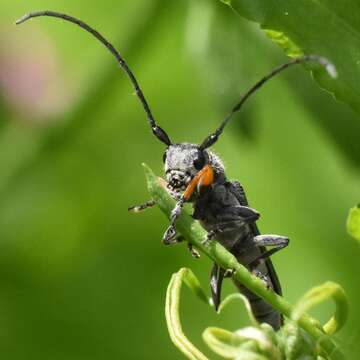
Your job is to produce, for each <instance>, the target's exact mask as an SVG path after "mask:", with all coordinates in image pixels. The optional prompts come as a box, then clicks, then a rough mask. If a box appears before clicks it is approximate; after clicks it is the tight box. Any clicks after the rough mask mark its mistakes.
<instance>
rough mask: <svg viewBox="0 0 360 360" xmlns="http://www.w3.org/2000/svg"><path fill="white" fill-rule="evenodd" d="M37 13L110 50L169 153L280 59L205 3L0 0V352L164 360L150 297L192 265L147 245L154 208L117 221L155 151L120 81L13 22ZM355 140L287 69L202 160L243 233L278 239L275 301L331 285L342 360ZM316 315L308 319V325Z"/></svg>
mask: <svg viewBox="0 0 360 360" xmlns="http://www.w3.org/2000/svg"><path fill="white" fill-rule="evenodd" d="M345 4H350V2H345ZM314 5H317V3H314ZM195 7H196V10H197V12H196V11H194V8H195ZM39 9H53V10H59V11H64V12H66V13H69V14H72V15H75V16H79V17H80V18H81V19H83V20H85V21H87V22H89V23H90V24H91V25H93V26H94V27H95V28H96V29H98V30H99V31H101V32H102V33H103V34H104V35H105V36H106V37H107V38H108V39H109V40H111V41H112V42H113V43H114V45H115V46H116V47H117V48H118V49H119V51H120V52H121V53H122V54H123V56H124V57H125V59H126V60H127V61H128V63H129V65H130V67H131V68H132V70H133V71H134V73H135V75H136V76H137V78H138V80H139V83H140V85H141V86H142V88H143V90H144V92H145V95H146V96H147V99H148V100H149V103H150V106H151V108H152V110H153V112H154V115H155V117H156V119H157V120H158V121H159V123H160V125H161V126H162V127H164V128H165V129H166V130H167V131H168V132H169V134H170V135H171V136H172V137H173V138H174V141H179V142H180V141H190V142H197V141H201V140H202V139H203V138H204V136H205V135H207V134H208V132H209V131H210V130H212V129H215V128H216V127H217V126H218V124H219V122H220V120H221V119H222V118H223V117H224V115H225V114H226V113H227V112H228V110H229V109H230V108H231V106H232V105H233V104H234V103H235V102H236V101H237V99H238V98H239V96H240V94H241V93H242V92H244V91H245V90H246V89H248V87H249V86H250V85H252V84H253V83H254V82H255V81H256V80H258V79H259V78H260V77H261V76H262V75H264V74H265V73H267V72H268V71H269V70H270V69H272V68H273V67H274V66H276V65H278V64H280V63H282V62H284V61H286V59H285V57H284V55H283V52H282V50H280V48H278V46H277V45H275V44H273V43H272V42H271V41H268V39H267V38H266V37H265V36H264V34H263V32H262V31H259V29H257V24H255V23H251V22H248V21H245V20H244V19H243V18H242V17H240V16H238V14H237V13H235V12H234V11H232V10H231V9H230V7H228V6H224V4H222V3H220V2H219V1H213V0H196V1H194V0H185V1H167V2H164V1H159V0H123V1H114V0H104V1H101V2H95V1H86V0H77V1H63V0H51V1H50V0H41V1H38V0H27V1H26V2H25V1H13V0H2V1H1V2H0V24H1V26H0V28H1V30H0V37H1V41H0V47H1V56H0V88H1V91H0V118H1V126H0V166H1V171H0V250H1V251H0V269H1V281H0V293H1V295H0V302H1V305H0V309H1V321H0V333H1V341H0V343H1V355H2V356H3V357H4V358H6V359H11V360H20V359H21V360H22V359H31V360H32V359H36V360H48V359H53V360H64V359H66V360H72V359H87V360H103V359H104V358H109V359H113V358H114V359H144V360H145V359H151V360H152V359H153V358H154V352H155V353H156V356H157V358H158V359H172V360H173V359H174V360H181V359H183V355H182V354H181V353H180V352H178V351H176V349H174V347H173V345H172V343H171V342H170V341H169V339H168V334H167V331H166V326H165V324H164V321H163V300H164V296H165V290H166V284H167V282H168V280H169V274H171V273H173V272H174V271H175V270H177V269H178V268H180V267H183V266H186V267H191V268H192V269H193V270H194V271H195V270H196V274H197V275H198V276H199V278H200V279H204V280H203V281H204V286H205V279H207V278H208V272H209V269H210V262H209V261H208V260H207V259H206V258H202V259H201V260H200V261H195V260H193V259H192V258H191V256H189V254H188V252H187V251H186V249H184V247H183V246H182V245H180V246H179V247H174V248H169V247H165V246H162V244H161V241H160V239H161V235H162V232H163V231H164V229H165V227H166V225H167V221H166V220H165V219H164V217H163V214H162V213H161V212H160V211H158V210H157V209H154V211H152V210H149V211H148V212H146V213H144V214H141V215H139V216H133V215H131V214H128V213H127V207H128V206H130V205H133V204H136V203H141V202H143V201H145V200H147V199H148V194H147V191H146V188H145V186H143V181H142V175H143V171H142V168H141V166H139V165H138V164H139V163H141V162H146V163H148V164H151V166H152V167H153V168H155V169H156V172H157V173H159V174H160V173H162V171H161V168H162V161H161V158H162V154H163V151H164V148H163V146H162V145H161V144H159V142H157V141H156V140H155V139H154V138H153V136H152V135H151V132H150V131H149V129H148V127H147V124H146V119H145V116H144V114H143V112H142V109H141V107H140V106H139V104H138V101H137V99H136V97H135V96H133V94H132V88H131V86H130V84H129V83H128V80H127V79H126V77H125V75H124V74H123V73H122V72H121V71H120V70H119V68H118V67H117V65H116V63H115V61H114V60H113V59H112V58H111V56H110V55H109V54H108V53H107V52H106V51H105V50H104V49H103V48H102V47H101V46H99V44H97V43H96V42H95V41H94V40H93V39H91V38H90V37H89V36H87V34H84V33H83V32H81V31H80V30H78V29H77V28H75V27H71V26H67V25H68V24H64V23H62V22H53V21H50V19H41V20H40V19H39V21H32V22H31V23H28V24H26V26H25V24H24V26H23V27H16V26H14V25H13V22H14V21H15V20H16V19H17V18H18V17H19V16H21V15H22V14H24V13H26V12H28V11H31V10H39ZM344 9H345V6H344ZM356 14H357V13H356V12H354V16H356ZM306 20H307V21H308V19H306ZM315 20H316V19H315ZM190 23H191V24H192V31H190V29H189V24H190ZM200 40H202V41H203V42H202V43H199V41H200ZM191 41H192V42H191ZM189 42H191V44H192V45H193V48H194V49H196V50H197V52H196V53H194V52H190V51H189V45H188V44H189ZM199 45H201V46H199ZM339 46H341V43H340V44H334V48H335V47H339ZM34 57H35V59H34ZM9 60H10V61H9ZM6 65H8V66H6ZM197 65H199V66H197ZM19 70H20V72H19ZM51 70H52V71H53V73H54V74H55V75H56V80H57V81H52V80H53V78H52V77H49V73H48V72H49V71H51ZM202 75H203V76H202ZM59 80H60V81H59ZM39 82H40V84H42V83H43V82H45V83H46V84H47V85H48V86H44V87H40V88H38V87H36V86H35V85H36V84H39ZM14 90H16V92H14ZM40 90H42V91H40ZM49 96H50V97H51V99H52V100H53V101H52V102H51V101H49ZM22 99H23V100H24V101H25V105H28V107H26V108H25V109H24V108H23V106H22V105H24V101H23V102H22V101H21V100H22ZM34 107H37V108H39V107H40V108H41V109H43V108H45V109H50V110H52V112H51V114H54V113H55V115H52V116H51V115H49V113H47V112H45V113H44V112H42V113H41V114H40V116H39V114H38V113H36V114H34V110H33V108H34ZM36 115H37V116H36ZM359 133H360V122H359V121H358V115H357V114H356V113H353V112H352V111H349V109H348V107H347V106H345V105H344V104H341V103H338V102H335V101H333V99H332V97H331V96H329V94H327V93H325V92H324V91H321V89H319V87H318V86H317V85H316V84H315V82H314V81H313V80H312V79H311V77H310V76H309V74H308V73H307V72H306V71H305V70H304V69H302V68H301V67H299V68H294V69H292V70H290V71H289V72H287V73H284V74H283V76H281V77H279V78H278V79H277V80H274V81H273V82H271V83H269V84H268V86H267V87H264V88H263V89H262V90H261V92H259V93H258V94H257V96H256V97H254V98H253V99H252V101H251V102H249V103H248V104H247V106H246V107H244V111H243V112H242V113H239V115H238V117H237V118H235V119H234V121H233V122H232V123H231V124H229V128H228V129H227V131H226V132H225V133H224V137H223V138H222V140H221V141H219V142H218V144H217V145H216V147H215V149H214V150H215V151H216V152H217V153H218V154H219V155H220V156H221V158H222V159H223V160H224V161H225V164H226V167H227V174H228V176H229V178H231V179H238V180H239V181H240V182H241V183H242V184H243V185H244V187H245V189H246V192H247V195H248V198H249V200H250V202H251V205H252V206H253V207H254V208H256V209H257V210H259V211H260V213H261V215H262V216H261V219H260V221H259V226H260V228H261V230H262V231H264V232H265V231H266V232H269V233H272V232H274V233H281V234H284V235H288V236H289V237H290V238H291V245H290V246H289V247H288V248H287V250H286V251H284V252H283V253H281V254H279V255H276V256H275V257H274V258H273V261H274V263H275V266H276V269H277V272H278V274H279V277H280V280H281V284H282V286H283V289H284V293H285V294H286V298H288V299H289V300H290V301H291V302H295V300H296V299H298V297H299V296H300V295H301V294H302V293H304V292H305V290H306V289H308V288H309V287H311V284H312V283H322V282H324V281H326V280H327V279H333V280H334V281H336V282H339V283H341V284H343V285H344V288H345V289H346V292H347V294H348V296H349V301H350V303H351V304H352V307H351V314H350V317H349V320H348V323H347V326H346V327H345V328H344V329H343V330H342V331H341V332H340V333H339V334H338V335H337V338H338V340H339V342H340V343H341V344H344V346H343V348H344V349H346V350H348V353H347V356H348V359H351V360H352V359H354V360H357V359H358V357H359V353H360V337H359V334H360V312H359V310H358V309H359V307H358V306H357V304H359V303H360V287H359V279H358V273H359V271H358V269H359V261H358V259H359V257H360V247H359V246H358V244H357V243H356V242H355V241H346V239H347V234H346V229H345V227H344V221H343V219H344V216H345V214H346V213H347V212H348V209H349V204H352V203H353V201H354V199H359V198H360V189H359V174H358V173H357V172H356V171H354V169H353V168H351V166H349V162H351V164H352V165H353V167H359V164H360V142H359V136H358V134H359ZM227 285H228V287H227ZM230 289H231V284H230V283H229V282H226V284H225V289H224V293H225V294H226V292H227V291H230ZM184 295H185V294H184ZM184 305H185V307H184V308H183V309H184V310H186V305H187V304H186V300H185V304H184ZM191 305H192V306H194V307H195V310H196V316H192V314H189V313H188V312H185V313H184V317H185V318H184V321H185V323H184V324H185V325H186V333H187V334H192V335H193V334H194V341H197V340H198V339H196V335H195V334H200V333H201V332H202V330H203V327H204V323H201V322H200V321H199V319H203V321H206V322H205V325H206V324H213V325H216V324H217V320H218V316H217V315H216V314H215V312H214V311H213V310H212V309H211V308H209V307H207V306H201V303H200V302H194V303H191ZM229 310H230V309H229V308H228V309H227V310H226V312H224V313H223V314H222V315H223V316H222V317H221V324H218V325H219V326H221V327H223V328H225V329H237V328H240V327H242V326H245V325H246V324H248V321H249V320H248V318H247V315H246V312H245V311H239V312H237V313H236V314H235V316H234V314H232V313H231V314H229ZM327 310H328V309H326V307H319V308H317V309H315V312H314V315H316V317H317V318H319V319H325V318H326V315H327ZM199 337H200V336H199ZM191 339H193V337H192V336H191ZM199 347H200V349H201V350H203V351H205V350H206V349H204V348H205V345H203V347H201V341H199ZM214 357H215V355H214ZM211 358H213V357H211Z"/></svg>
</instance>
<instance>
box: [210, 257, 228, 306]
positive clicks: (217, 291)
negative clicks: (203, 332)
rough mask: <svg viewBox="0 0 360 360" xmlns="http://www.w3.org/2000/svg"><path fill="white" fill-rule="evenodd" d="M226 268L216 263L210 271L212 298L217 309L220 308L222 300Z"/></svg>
mask: <svg viewBox="0 0 360 360" xmlns="http://www.w3.org/2000/svg"><path fill="white" fill-rule="evenodd" d="M224 274H225V270H224V269H222V268H221V267H220V266H219V265H218V264H216V263H214V265H213V267H212V269H211V273H210V290H211V298H212V301H213V304H214V308H215V310H217V309H218V308H219V305H220V302H221V286H222V282H223V279H224Z"/></svg>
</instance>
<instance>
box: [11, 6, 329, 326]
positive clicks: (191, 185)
mask: <svg viewBox="0 0 360 360" xmlns="http://www.w3.org/2000/svg"><path fill="white" fill-rule="evenodd" d="M39 16H50V17H55V18H59V19H63V20H66V21H69V22H71V23H74V24H76V25H78V26H80V27H81V28H82V29H84V30H86V31H87V32H89V33H90V34H92V35H93V36H95V37H96V38H97V39H98V40H99V41H100V42H101V43H102V44H103V45H105V46H106V48H107V49H108V50H109V51H110V52H111V53H112V54H113V55H114V56H115V58H116V60H117V61H118V63H119V65H120V66H121V68H122V70H124V72H125V73H126V75H127V76H128V77H129V79H130V81H131V83H132V85H133V87H134V89H135V93H136V95H137V97H138V98H139V100H140V102H141V104H142V106H143V108H144V110H145V113H146V115H147V120H148V123H149V125H150V127H151V129H152V132H153V134H154V135H155V136H156V137H157V138H158V139H159V140H160V141H161V142H163V143H164V144H165V145H166V150H165V153H164V157H163V159H164V166H165V174H166V182H167V188H168V191H169V193H170V194H171V195H172V196H173V197H174V199H176V200H177V203H176V206H175V208H174V210H173V211H172V214H171V221H170V225H169V227H168V229H167V230H166V232H165V234H164V237H163V242H164V243H165V244H167V245H170V244H175V243H177V242H179V241H181V237H180V236H178V235H177V234H176V228H175V225H176V220H177V218H178V217H179V215H180V214H181V210H182V208H183V205H184V203H185V202H191V203H192V204H193V208H194V213H193V217H194V218H195V219H197V220H199V221H200V223H201V225H202V226H203V227H204V228H205V230H207V237H206V238H205V239H204V242H208V241H218V242H220V243H221V244H222V245H223V246H225V247H226V248H227V250H229V251H230V252H231V253H232V254H233V255H234V256H235V257H236V258H237V260H238V261H239V262H240V263H241V264H243V265H244V266H246V267H247V268H248V269H249V270H250V271H251V272H252V273H253V274H255V275H256V276H258V277H260V278H261V279H262V280H263V281H264V282H265V283H266V285H267V287H268V288H271V289H273V290H274V291H275V292H276V293H277V294H279V295H281V294H282V291H281V286H280V283H279V280H278V277H277V275H276V272H275V269H274V267H273V265H272V262H271V260H270V255H272V254H274V253H275V252H276V251H279V250H280V249H282V248H284V247H286V246H287V245H288V243H289V239H288V238H287V237H285V236H280V235H260V232H259V230H258V227H257V225H256V221H257V220H258V218H259V216H260V215H259V213H258V212H257V211H256V210H254V209H252V208H251V207H249V204H248V201H247V199H246V196H245V192H244V189H243V187H242V186H241V184H240V183H239V182H238V181H229V180H228V179H227V178H226V175H225V168H224V165H223V163H222V161H221V159H220V158H219V157H218V156H217V155H215V154H214V153H213V152H211V151H209V150H208V149H209V148H210V147H211V146H212V145H213V144H215V143H216V141H217V140H218V138H219V137H220V135H221V134H222V132H223V130H224V128H225V126H226V125H227V123H228V122H229V120H230V119H231V118H232V116H233V115H234V114H235V113H236V112H238V111H239V110H240V109H241V107H242V105H243V104H244V102H245V101H246V100H247V99H248V98H249V97H250V96H251V95H252V94H253V93H255V92H256V91H257V90H258V89H259V88H260V87H261V86H262V85H263V84H264V83H265V82H267V81H268V80H269V79H271V78H272V77H274V76H275V75H277V74H278V73H280V72H281V71H283V70H284V69H286V68H288V67H289V66H292V65H295V64H300V63H305V62H317V63H319V64H320V65H321V66H323V67H324V68H325V69H326V70H327V72H328V73H329V75H330V76H332V77H335V76H336V69H335V67H334V65H333V64H331V63H330V62H329V61H328V60H327V59H326V58H324V57H321V56H318V55H305V56H301V57H298V58H294V59H293V60H291V61H289V62H287V63H285V64H282V65H280V66H279V67H277V68H275V69H274V70H272V71H271V72H270V73H269V74H268V75H266V76H264V77H263V78H262V79H261V80H260V81H258V82H257V83H256V84H255V85H254V86H252V87H251V88H250V89H249V90H248V91H247V92H246V93H245V94H244V95H243V96H242V97H241V98H240V101H239V102H238V103H237V104H236V105H235V106H234V107H233V108H232V110H231V111H230V112H229V114H228V115H227V116H226V117H225V119H224V120H223V121H222V123H221V125H220V126H219V127H218V128H217V129H216V130H215V131H214V132H213V133H211V134H210V135H209V136H207V137H206V138H205V140H204V141H203V142H202V143H201V144H200V145H197V144H192V143H180V144H179V143H173V142H172V141H171V140H170V137H169V136H168V135H167V133H166V132H165V130H163V129H162V128H161V127H160V126H158V125H157V123H156V121H155V119H154V117H153V115H152V112H151V110H150V107H149V105H148V103H147V101H146V99H145V96H144V94H143V92H142V90H141V88H140V86H139V84H138V82H137V80H136V78H135V76H134V74H133V72H132V71H131V70H130V68H129V66H128V65H127V63H126V62H125V60H124V59H123V57H122V56H121V55H120V53H119V52H118V51H117V50H116V49H115V48H114V46H113V45H112V44H111V43H110V42H108V41H107V40H106V39H105V38H104V37H103V36H102V35H101V34H100V33H99V32H98V31H96V30H95V29H93V28H92V27H90V26H89V25H87V24H86V23H84V22H83V21H81V20H79V19H77V18H74V17H72V16H69V15H66V14H62V13H58V12H54V11H38V12H32V13H29V14H27V15H25V16H24V17H22V18H20V19H19V20H18V21H17V22H16V24H21V23H23V22H25V21H27V20H29V19H31V18H35V17H39ZM153 205H155V202H154V201H152V200H150V201H148V202H146V203H144V204H142V205H138V206H133V207H131V208H129V210H132V211H140V210H144V209H146V208H148V207H151V206H153ZM267 246H271V247H272V249H270V250H268V249H267V248H266V247H267ZM191 250H192V252H193V254H195V255H196V251H195V250H194V249H191ZM225 276H227V271H226V269H222V268H220V267H219V266H218V265H217V264H214V265H213V268H212V270H211V276H210V288H211V294H212V300H213V304H214V307H215V309H217V308H218V306H219V304H220V299H221V286H222V281H223V279H224V277H225ZM230 276H231V275H230ZM234 282H235V285H236V286H237V287H238V289H239V290H240V291H241V292H242V293H243V294H245V296H246V297H247V298H248V299H249V302H250V304H251V307H252V311H253V313H254V315H255V317H256V318H257V320H258V321H259V322H265V323H268V324H270V325H271V326H272V327H273V328H274V329H279V328H280V326H281V325H282V322H283V319H282V316H281V314H280V313H279V312H278V311H276V310H275V309H274V308H272V306H271V305H270V304H268V303H267V302H266V301H265V300H263V299H262V298H260V297H258V296H257V295H255V294H254V293H252V292H250V291H249V290H248V289H246V288H245V287H244V286H242V285H241V284H240V283H238V282H236V281H234Z"/></svg>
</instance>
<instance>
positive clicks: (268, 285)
mask: <svg viewBox="0 0 360 360" xmlns="http://www.w3.org/2000/svg"><path fill="white" fill-rule="evenodd" d="M252 274H253V275H255V276H256V277H258V278H259V279H260V280H261V281H263V282H264V284H265V286H266V288H267V289H268V290H270V289H272V286H271V282H270V279H269V277H268V276H266V275H265V274H263V273H262V272H261V271H259V270H257V269H254V270H253V271H252Z"/></svg>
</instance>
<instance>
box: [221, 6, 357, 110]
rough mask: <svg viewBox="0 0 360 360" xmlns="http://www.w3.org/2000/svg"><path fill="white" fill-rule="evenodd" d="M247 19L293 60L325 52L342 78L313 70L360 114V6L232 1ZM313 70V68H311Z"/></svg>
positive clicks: (327, 87) (330, 88) (316, 76)
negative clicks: (259, 27) (258, 26)
mask: <svg viewBox="0 0 360 360" xmlns="http://www.w3.org/2000/svg"><path fill="white" fill-rule="evenodd" d="M223 2H225V3H227V4H228V5H230V6H231V7H232V8H233V9H235V11H237V12H238V13H239V14H240V15H241V16H243V17H245V18H246V19H248V20H251V21H255V22H257V23H259V24H260V26H261V28H262V29H264V30H265V32H266V34H267V36H268V37H269V38H270V39H271V40H273V41H274V42H275V43H277V44H278V45H279V46H280V47H281V48H282V49H283V50H284V52H285V53H286V54H287V55H289V56H292V57H293V56H298V55H300V54H319V55H322V56H325V57H327V58H328V59H330V60H331V61H332V62H333V63H334V64H335V66H336V68H337V70H338V73H339V76H338V78H337V79H331V78H330V77H329V76H327V75H326V74H325V73H324V71H323V70H321V69H319V70H316V71H314V72H313V74H314V77H315V79H316V81H317V82H318V83H319V84H320V86H321V87H322V88H324V89H326V90H327V91H329V92H331V93H333V94H334V96H335V97H336V98H337V99H338V100H340V101H343V102H345V103H347V104H349V105H350V106H351V107H352V108H353V109H355V110H356V111H358V112H359V111H360V81H359V77H360V76H359V75H360V17H359V16H358V14H359V13H360V4H359V3H358V2H357V1H355V0H352V1H347V2H346V6H345V5H344V3H343V2H341V1H334V0H320V1H312V0H303V1H296V0H267V1H264V0H226V1H223ZM311 69H313V68H311Z"/></svg>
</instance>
